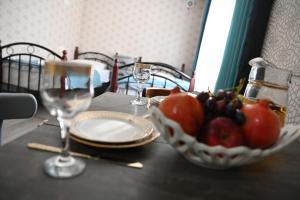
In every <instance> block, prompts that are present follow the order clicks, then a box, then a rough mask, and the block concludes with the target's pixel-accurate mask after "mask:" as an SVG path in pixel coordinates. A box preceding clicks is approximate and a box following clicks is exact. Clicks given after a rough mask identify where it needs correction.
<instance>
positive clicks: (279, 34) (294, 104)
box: [262, 0, 300, 123]
mask: <svg viewBox="0 0 300 200" xmlns="http://www.w3.org/2000/svg"><path fill="white" fill-rule="evenodd" d="M262 57H263V58H265V59H266V60H268V61H270V62H272V63H274V64H275V65H276V66H277V67H279V68H282V69H287V70H291V71H293V74H294V76H293V77H292V82H291V85H290V89H289V101H288V121H289V122H293V123H300V78H299V77H297V76H299V75H300V66H299V64H300V1H299V0H275V2H274V5H273V9H272V12H271V16H270V22H269V26H268V30H267V34H266V38H265V41H264V46H263V51H262ZM274 76H280V74H275V75H274Z"/></svg>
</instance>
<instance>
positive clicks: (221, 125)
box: [202, 117, 243, 148]
mask: <svg viewBox="0 0 300 200" xmlns="http://www.w3.org/2000/svg"><path fill="white" fill-rule="evenodd" d="M202 134H203V135H202V138H203V142H204V143H205V144H207V145H209V146H216V145H222V146H224V147H227V148H230V147H236V146H241V145H243V133H242V130H241V128H240V127H239V126H238V125H237V124H235V123H234V121H232V120H231V119H230V118H226V117H217V118H215V119H213V120H211V121H210V122H209V123H208V125H207V127H206V128H205V130H204V133H202Z"/></svg>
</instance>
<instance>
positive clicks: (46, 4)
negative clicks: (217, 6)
mask: <svg viewBox="0 0 300 200" xmlns="http://www.w3.org/2000/svg"><path fill="white" fill-rule="evenodd" d="M203 6H204V0H195V7H193V8H191V9H187V8H186V0H151V1H149V0H122V1H120V0H64V1H63V0H0V39H1V40H2V44H8V43H11V42H17V41H28V42H34V43H38V44H41V45H45V46H47V47H49V48H51V49H53V50H54V51H56V52H58V53H60V52H61V51H62V49H67V50H68V52H69V58H71V57H72V56H73V50H74V47H75V46H79V47H80V49H81V50H89V51H91V50H93V51H100V52H103V53H106V54H109V55H114V53H115V52H119V53H120V54H122V55H128V56H132V57H137V56H142V57H143V60H144V61H147V60H148V61H161V62H166V63H169V64H171V65H174V66H176V67H181V65H182V64H183V63H185V64H186V69H187V73H191V67H192V63H193V59H194V55H195V50H196V44H197V39H198V36H199V27H200V21H201V17H202V11H203Z"/></svg>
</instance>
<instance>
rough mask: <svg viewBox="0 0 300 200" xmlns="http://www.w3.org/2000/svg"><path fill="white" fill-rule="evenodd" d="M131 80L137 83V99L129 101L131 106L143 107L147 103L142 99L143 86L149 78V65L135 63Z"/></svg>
mask: <svg viewBox="0 0 300 200" xmlns="http://www.w3.org/2000/svg"><path fill="white" fill-rule="evenodd" d="M132 76H133V79H134V80H135V81H136V82H137V97H136V99H134V100H132V101H131V104H133V105H139V106H140V105H145V104H147V101H146V100H145V99H142V89H143V84H144V83H146V82H147V81H148V80H149V79H150V76H151V65H150V64H145V63H139V62H137V63H135V64H134V66H133V70H132Z"/></svg>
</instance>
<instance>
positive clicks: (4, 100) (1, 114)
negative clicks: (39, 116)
mask: <svg viewBox="0 0 300 200" xmlns="http://www.w3.org/2000/svg"><path fill="white" fill-rule="evenodd" d="M36 110H37V101H36V99H35V97H34V96H33V95H32V94H28V93H0V143H1V135H2V134H1V128H2V123H3V120H7V119H22V118H30V117H32V116H33V115H34V114H35V112H36Z"/></svg>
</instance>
